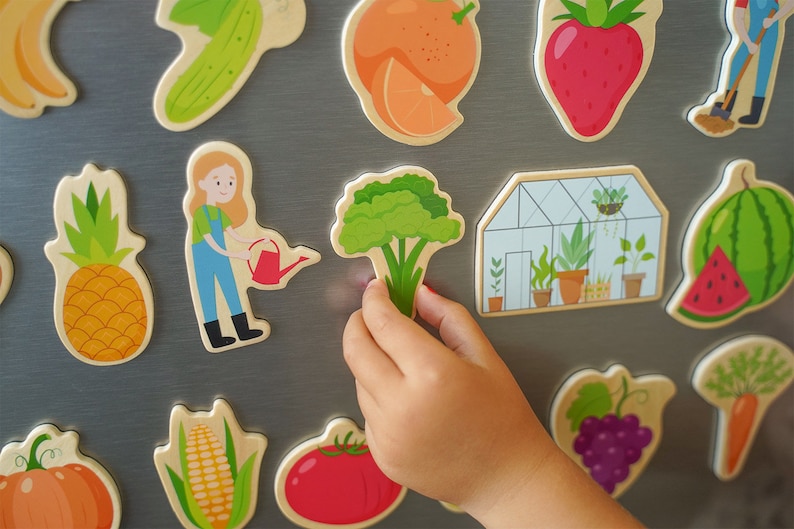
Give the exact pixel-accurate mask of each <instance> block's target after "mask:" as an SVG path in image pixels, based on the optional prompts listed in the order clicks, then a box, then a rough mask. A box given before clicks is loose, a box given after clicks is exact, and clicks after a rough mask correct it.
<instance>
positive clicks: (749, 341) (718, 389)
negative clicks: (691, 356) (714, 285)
mask: <svg viewBox="0 0 794 529" xmlns="http://www.w3.org/2000/svg"><path fill="white" fill-rule="evenodd" d="M792 380H794V352H792V350H791V349H790V348H789V347H787V346H786V345H785V344H783V343H782V342H780V341H778V340H775V339H774V338H770V337H768V336H760V335H747V336H742V337H739V338H735V339H733V340H730V341H728V342H726V343H724V344H722V345H720V346H719V347H717V348H716V349H714V350H713V351H711V352H710V353H708V354H707V355H706V356H705V357H703V359H702V360H700V361H699V362H698V364H697V366H696V367H695V371H694V373H693V375H692V386H693V387H694V388H695V391H697V392H698V394H699V395H700V396H701V397H703V398H704V399H705V400H706V402H708V403H709V404H711V405H712V406H714V407H715V408H717V411H718V414H717V428H716V434H715V439H714V450H713V454H712V469H713V470H714V474H715V475H716V476H717V477H718V478H720V479H721V480H723V481H727V480H731V479H733V478H735V477H736V476H737V475H739V473H740V472H741V471H742V468H743V467H744V464H745V461H746V460H747V455H748V454H749V453H750V449H751V448H752V446H753V441H754V440H755V436H756V433H758V428H759V427H760V425H761V421H763V419H764V415H765V414H766V411H767V409H768V408H769V405H770V404H772V402H773V401H774V400H775V399H776V398H777V397H778V396H780V394H781V393H783V391H785V389H786V388H787V387H788V386H789V385H790V384H791V382H792Z"/></svg>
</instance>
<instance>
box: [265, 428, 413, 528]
mask: <svg viewBox="0 0 794 529" xmlns="http://www.w3.org/2000/svg"><path fill="white" fill-rule="evenodd" d="M275 488H276V502H277V503H278V506H279V508H280V509H281V512H282V513H283V514H284V516H286V517H287V518H288V519H289V520H290V521H291V522H292V523H294V524H295V525H297V526H298V527H305V528H307V529H330V528H337V529H361V528H364V527H369V526H371V525H374V524H376V523H378V522H379V521H381V520H383V519H384V518H386V517H387V516H388V515H389V514H391V513H392V512H393V511H394V510H395V509H396V508H397V507H398V506H399V505H400V503H401V502H402V500H403V498H404V497H405V494H406V492H407V489H406V488H405V487H403V486H401V485H398V484H397V483H395V482H394V481H392V480H391V479H389V478H388V477H387V476H386V475H385V474H384V473H383V472H381V470H380V469H379V468H378V466H377V464H375V460H374V459H373V458H372V454H371V453H370V451H369V447H368V446H367V443H366V439H365V438H364V432H363V431H362V430H361V429H360V428H359V427H358V425H357V424H356V423H355V422H354V421H353V420H351V419H348V418H346V417H339V418H336V419H333V420H332V421H331V422H329V423H328V425H327V426H326V427H325V431H323V433H322V434H320V435H319V436H317V437H312V438H311V439H308V440H306V441H304V442H302V443H300V444H299V445H297V446H295V447H294V448H293V449H292V450H290V452H289V453H288V454H287V455H286V456H285V457H284V459H283V460H282V461H281V463H280V464H279V466H278V470H277V471H276V485H275Z"/></svg>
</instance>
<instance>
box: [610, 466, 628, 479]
mask: <svg viewBox="0 0 794 529" xmlns="http://www.w3.org/2000/svg"><path fill="white" fill-rule="evenodd" d="M610 477H611V479H612V481H614V482H615V483H621V482H622V481H623V480H624V479H626V478H627V477H629V466H628V465H620V466H618V467H615V468H614V469H612V476H610Z"/></svg>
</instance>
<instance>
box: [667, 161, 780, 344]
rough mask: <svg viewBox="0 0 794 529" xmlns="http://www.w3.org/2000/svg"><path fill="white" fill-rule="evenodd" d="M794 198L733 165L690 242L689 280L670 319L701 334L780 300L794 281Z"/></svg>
mask: <svg viewBox="0 0 794 529" xmlns="http://www.w3.org/2000/svg"><path fill="white" fill-rule="evenodd" d="M792 219H794V195H792V194H791V192H790V191H788V190H786V189H785V188H783V187H781V186H779V185H777V184H774V183H772V182H767V181H764V180H759V179H758V178H757V177H756V172H755V164H754V163H753V162H751V161H750V160H734V161H733V162H731V163H729V164H728V166H727V167H726V168H725V172H724V174H723V177H722V181H721V182H720V184H719V186H718V187H717V189H716V191H714V193H712V195H711V196H709V197H708V198H707V199H706V201H705V202H703V205H701V206H700V208H699V209H698V210H697V212H696V213H695V216H694V218H693V219H692V221H691V223H690V225H689V228H687V231H686V236H685V237H684V250H683V267H684V279H683V280H682V281H681V284H680V285H679V286H678V288H677V289H676V291H675V293H674V294H673V296H672V298H671V299H670V301H669V302H668V303H667V307H666V310H667V313H668V314H669V315H670V316H672V317H673V318H675V319H676V320H678V321H679V322H681V323H683V324H685V325H689V326H690V327H697V328H701V329H710V328H715V327H721V326H724V325H728V324H729V323H731V322H732V321H735V320H736V319H738V318H740V317H741V316H742V315H744V314H746V313H749V312H754V311H757V310H761V309H762V308H763V307H766V306H767V305H769V304H770V303H772V302H774V301H775V300H776V299H777V298H779V297H780V296H781V295H782V294H783V292H785V290H786V289H787V288H788V287H789V285H791V282H792V279H794V252H793V251H792V247H794V223H792Z"/></svg>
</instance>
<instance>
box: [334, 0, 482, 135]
mask: <svg viewBox="0 0 794 529" xmlns="http://www.w3.org/2000/svg"><path fill="white" fill-rule="evenodd" d="M479 8H480V6H479V0H471V1H468V0H361V1H359V2H358V4H357V5H356V7H355V8H354V9H353V12H352V13H351V14H350V16H349V17H348V19H347V22H346V23H345V28H344V33H343V37H342V48H343V51H342V54H343V55H342V59H343V65H344V69H345V74H346V75H347V79H348V81H349V82H350V85H351V86H352V87H353V90H354V91H355V92H356V95H357V96H358V98H359V100H360V102H361V108H362V109H363V110H364V114H365V115H366V116H367V119H369V120H370V122H371V123H372V124H373V125H374V126H375V128H377V129H378V130H379V131H381V132H382V133H383V134H384V135H386V136H387V137H389V138H391V139H393V140H395V141H398V142H401V143H405V144H408V145H431V144H433V143H437V142H439V141H441V140H443V139H444V138H446V137H447V136H448V135H449V134H451V133H452V131H454V130H455V129H456V128H458V127H459V126H460V125H461V123H463V115H462V114H461V113H460V112H459V111H458V104H459V103H460V101H461V100H462V99H463V97H464V96H465V95H466V93H467V92H468V91H469V88H471V85H472V84H473V83H474V78H475V77H476V75H477V70H478V69H479V66H480V48H481V45H480V32H479V29H478V28H477V24H476V22H475V20H474V18H475V16H476V14H477V12H478V11H479Z"/></svg>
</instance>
